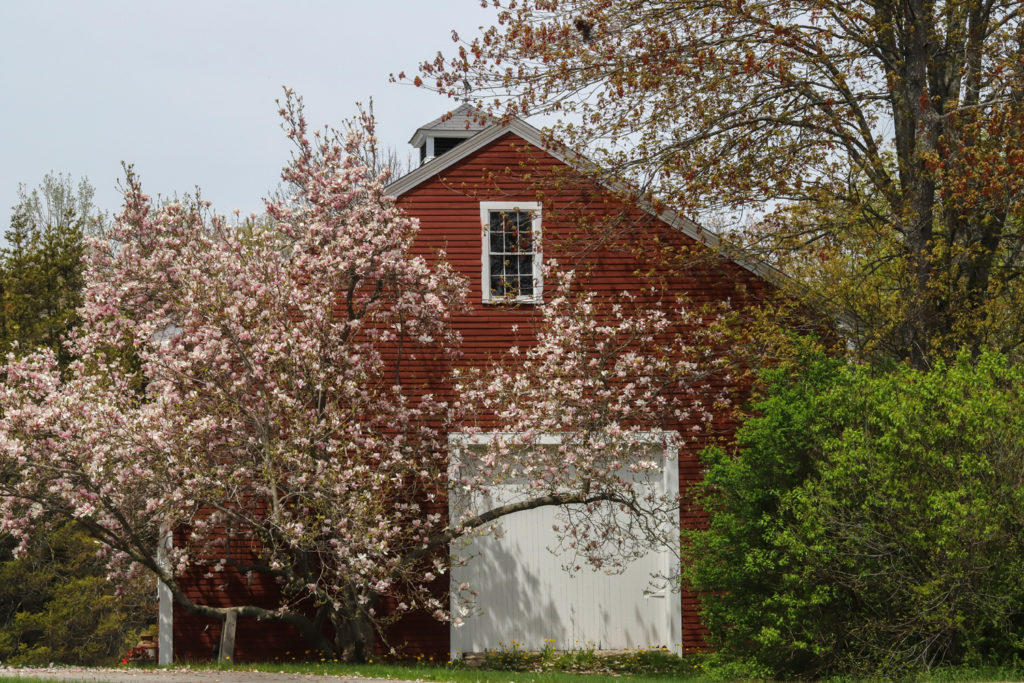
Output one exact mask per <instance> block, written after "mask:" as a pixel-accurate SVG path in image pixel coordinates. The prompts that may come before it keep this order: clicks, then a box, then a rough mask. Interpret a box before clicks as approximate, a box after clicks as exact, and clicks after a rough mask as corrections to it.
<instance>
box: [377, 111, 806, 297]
mask: <svg viewBox="0 0 1024 683" xmlns="http://www.w3.org/2000/svg"><path fill="white" fill-rule="evenodd" d="M439 131H444V132H443V133H442V135H447V136H451V137H456V133H458V135H457V136H458V137H465V138H467V139H466V140H465V142H462V143H461V144H459V145H458V146H457V147H455V148H454V149H452V150H451V151H448V152H445V153H444V154H441V155H440V156H437V157H434V158H431V159H429V160H427V161H426V162H425V163H423V164H422V165H420V166H419V167H418V168H416V169H414V170H412V171H410V172H409V173H406V174H405V175H404V176H402V177H401V178H398V179H397V180H395V181H394V182H392V183H391V184H389V185H388V187H387V191H388V193H389V194H391V195H393V196H395V197H400V196H401V195H403V194H405V193H406V192H408V191H409V190H411V189H413V188H415V187H416V186H418V185H419V184H420V183H423V182H425V181H427V180H429V179H430V178H433V177H435V176H437V175H438V174H440V173H443V172H444V170H445V169H447V168H449V167H451V166H453V165H454V164H456V163H458V162H459V161H461V160H463V159H465V158H466V157H468V156H470V155H472V154H474V153H475V152H477V151H478V150H480V149H482V148H484V147H486V146H487V145H489V144H490V143H492V142H494V141H495V140H497V139H498V138H500V137H501V136H503V135H506V134H512V135H515V136H517V137H519V138H521V139H523V140H524V141H525V142H528V143H530V144H531V145H534V146H535V147H538V148H540V149H542V150H544V151H545V152H546V153H548V154H550V155H552V156H553V157H555V158H556V159H558V160H559V161H561V162H562V163H564V164H566V165H568V166H570V167H572V168H575V169H576V170H578V171H580V172H582V173H585V174H588V175H593V176H595V177H597V175H598V174H597V171H598V168H597V165H596V164H595V163H594V162H593V161H590V160H589V159H587V158H586V157H584V156H583V155H581V154H579V153H577V152H574V151H573V150H571V149H569V148H567V147H565V146H562V145H552V144H551V142H550V141H549V140H546V139H545V138H544V136H543V134H542V133H541V131H540V130H539V129H537V128H536V127H534V126H531V125H530V124H528V123H526V122H525V121H523V120H522V119H518V118H516V119H512V120H510V121H508V122H501V121H498V120H496V119H493V118H488V117H486V116H485V115H483V114H481V113H480V112H479V110H477V109H475V108H473V107H472V106H471V105H469V104H462V105H460V106H459V107H458V108H457V109H455V110H454V111H452V112H450V113H449V114H446V115H444V116H440V117H438V118H436V119H434V120H433V121H431V122H430V123H428V124H426V125H424V126H422V127H420V128H419V129H418V130H417V131H416V133H415V135H413V137H412V139H411V140H410V141H409V142H410V144H412V145H413V146H417V143H419V144H423V141H424V139H425V138H426V136H427V135H429V134H436V132H439ZM599 182H600V184H601V185H604V186H605V187H607V188H608V189H610V190H611V191H613V192H616V193H621V194H628V188H627V187H626V186H625V184H623V183H621V182H615V181H607V180H601V181H599ZM637 205H638V206H639V207H640V208H642V209H643V210H644V211H647V212H648V213H650V214H651V215H654V216H657V217H658V218H660V219H661V220H662V221H664V222H665V223H667V224H668V225H670V226H672V227H673V228H675V229H676V230H679V231H680V232H682V233H683V234H685V235H687V236H688V237H690V238H692V239H693V240H695V241H697V242H700V243H701V244H704V245H706V246H708V247H710V248H711V249H714V250H715V251H716V252H717V253H718V254H720V255H721V256H723V257H724V258H727V259H729V260H730V261H733V262H734V263H736V264H738V265H740V266H742V267H743V268H745V269H747V270H749V271H750V272H752V273H754V274H755V275H757V276H759V277H761V278H764V279H765V280H767V281H769V282H772V283H776V284H778V283H781V282H782V281H785V280H787V279H788V278H787V277H786V276H785V275H784V274H783V273H782V271H780V270H778V269H777V268H775V267H774V266H771V265H769V264H768V263H765V262H764V261H762V260H760V259H758V258H755V257H753V256H752V255H750V254H748V253H746V252H743V251H742V250H740V249H739V248H738V247H737V246H735V245H732V244H730V243H728V242H727V241H725V240H723V239H722V238H721V237H719V235H718V234H717V233H715V232H713V231H711V230H708V229H707V228H704V227H703V226H701V225H699V224H698V223H696V222H694V221H692V220H690V219H689V218H686V217H685V216H683V215H681V214H679V213H678V212H676V211H673V210H671V209H659V208H656V207H655V206H654V205H653V204H651V203H650V202H648V201H645V200H638V201H637Z"/></svg>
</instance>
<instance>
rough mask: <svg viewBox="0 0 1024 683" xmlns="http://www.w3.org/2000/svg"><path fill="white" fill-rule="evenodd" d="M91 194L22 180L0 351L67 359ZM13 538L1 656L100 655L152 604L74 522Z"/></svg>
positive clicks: (4, 258)
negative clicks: (19, 548)
mask: <svg viewBox="0 0 1024 683" xmlns="http://www.w3.org/2000/svg"><path fill="white" fill-rule="evenodd" d="M92 196H93V189H92V187H91V186H90V185H89V184H88V183H87V182H86V181H84V180H83V181H81V182H80V183H79V184H78V186H77V187H76V186H74V185H73V184H72V182H71V178H70V177H69V176H62V175H49V174H48V175H47V176H46V177H45V178H44V179H43V182H42V184H41V185H40V186H39V187H38V188H37V189H33V190H32V191H31V192H29V191H26V189H25V188H24V187H21V188H19V202H18V204H17V205H16V206H15V207H14V210H13V212H12V215H11V222H10V228H9V229H8V230H7V232H6V240H7V244H6V246H5V247H4V249H3V251H2V253H0V298H2V306H0V353H3V354H7V353H8V352H12V351H13V352H16V353H19V354H24V353H28V352H31V351H32V350H34V349H36V348H39V347H44V348H48V349H51V350H52V351H54V352H55V353H57V354H58V363H59V365H61V366H62V367H64V366H66V365H67V364H68V363H69V362H70V360H71V357H70V354H68V353H67V351H66V349H65V348H64V347H62V346H61V340H62V338H63V337H64V336H65V335H67V334H68V333H69V332H70V330H71V328H72V327H73V326H74V325H75V324H76V323H77V321H78V317H77V314H76V308H77V307H78V306H79V305H80V304H81V301H82V295H81V290H82V285H83V282H84V279H83V270H84V265H83V263H82V257H83V254H84V244H83V239H84V236H85V234H87V233H95V232H98V231H99V230H101V228H102V217H101V216H100V215H99V214H98V213H97V211H96V209H95V207H94V206H93V204H92ZM14 545H15V543H14V541H13V539H12V538H11V537H9V536H5V537H4V539H3V545H2V550H0V660H4V661H7V662H10V663H15V664H18V663H20V664H40V663H47V662H52V661H61V662H75V663H91V664H96V663H101V662H106V661H109V660H112V659H113V658H114V657H116V656H117V655H118V654H119V653H120V652H121V651H122V650H123V649H124V646H125V642H126V640H127V639H129V638H130V636H131V635H132V634H133V633H134V630H135V629H138V628H139V627H140V626H142V625H144V624H145V620H146V619H147V618H149V616H150V614H151V613H152V610H153V608H154V605H153V604H152V600H151V595H150V594H151V593H152V586H151V585H146V586H144V587H142V586H138V585H135V584H131V585H130V586H129V587H128V591H127V593H125V594H124V595H121V596H119V597H115V595H114V585H113V584H111V583H107V582H106V580H105V576H106V568H105V566H104V563H103V562H102V561H100V560H99V559H97V557H96V545H95V543H94V542H93V541H92V540H91V539H90V538H89V536H88V534H86V533H85V532H84V531H83V530H82V529H81V528H79V527H77V526H75V525H73V524H65V525H60V526H58V527H56V528H54V529H52V530H50V531H48V532H45V533H40V534H39V535H38V536H37V537H36V538H34V539H33V541H32V543H31V544H30V545H29V546H28V552H27V553H26V554H25V555H24V556H23V557H20V558H13V557H12V556H11V550H12V548H13V547H14Z"/></svg>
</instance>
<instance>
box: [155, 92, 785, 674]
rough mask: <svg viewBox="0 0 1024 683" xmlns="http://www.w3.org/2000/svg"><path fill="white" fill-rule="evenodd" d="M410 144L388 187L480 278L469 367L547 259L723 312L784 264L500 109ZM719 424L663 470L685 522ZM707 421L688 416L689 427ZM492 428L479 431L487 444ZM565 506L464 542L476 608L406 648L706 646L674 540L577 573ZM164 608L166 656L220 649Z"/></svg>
mask: <svg viewBox="0 0 1024 683" xmlns="http://www.w3.org/2000/svg"><path fill="white" fill-rule="evenodd" d="M410 143H411V144H412V145H413V147H415V148H416V149H417V150H418V153H419V159H420V165H419V166H418V167H417V168H416V169H415V170H413V171H411V172H410V173H408V174H406V175H404V176H403V177H401V178H398V179H397V180H395V181H394V182H393V183H392V184H391V185H390V186H389V188H388V190H389V192H391V193H392V194H393V195H394V196H395V197H397V201H398V205H399V206H400V207H401V208H402V209H404V210H405V211H406V212H407V213H408V214H409V215H411V216H414V217H416V218H417V219H418V220H419V225H420V230H419V234H418V237H417V242H416V247H415V248H416V250H417V251H418V252H419V253H420V254H422V255H425V256H427V257H428V258H429V257H430V256H431V255H433V254H436V253H437V252H438V251H441V250H443V251H444V253H445V254H446V258H447V260H448V261H449V263H451V264H452V265H453V266H454V267H455V268H456V269H457V270H458V272H459V273H460V274H461V275H462V276H464V277H465V278H467V279H468V281H469V283H470V301H469V306H468V310H466V311H465V312H464V313H461V314H459V316H458V317H457V318H456V319H455V320H453V321H452V323H453V325H454V326H455V327H456V329H458V331H459V332H460V333H461V335H462V339H463V350H464V356H463V360H462V361H461V362H463V363H465V364H466V365H469V366H473V365H480V364H483V363H486V362H487V361H488V359H490V358H492V357H495V356H496V355H498V354H501V353H503V352H504V351H506V350H507V349H508V348H509V346H511V345H513V344H520V345H522V344H527V345H528V344H529V343H530V340H531V338H532V336H531V334H532V333H531V330H532V329H533V328H534V326H535V325H536V324H537V321H538V317H539V314H540V311H541V310H542V308H543V306H544V303H545V285H546V283H545V282H544V270H543V266H544V264H545V263H552V262H557V263H559V264H560V265H561V266H567V267H571V268H573V269H574V270H575V271H576V272H577V274H578V275H577V277H578V282H580V284H581V286H583V287H585V288H586V289H588V290H590V291H593V292H595V293H597V294H598V295H609V296H610V295H613V294H616V293H618V292H622V291H627V292H636V293H641V292H648V294H647V295H645V296H664V295H666V293H667V294H671V295H673V296H675V295H684V296H685V297H686V298H687V299H688V301H690V302H692V305H693V306H695V307H707V308H708V309H712V308H714V307H715V306H718V305H720V304H723V303H728V304H730V305H731V306H733V307H737V306H745V305H748V304H752V303H756V302H757V301H758V300H760V299H761V298H762V297H765V296H768V295H770V294H771V293H772V291H773V289H774V288H773V285H772V282H773V281H775V280H776V278H777V274H776V273H775V272H774V271H772V270H771V269H770V268H768V267H767V266H765V265H764V264H761V263H758V262H755V261H746V260H742V259H737V258H736V257H735V255H733V257H732V258H726V257H724V256H723V248H722V245H721V244H720V243H719V240H718V238H717V237H716V236H715V235H714V234H713V233H710V232H708V231H705V230H703V229H702V228H701V227H700V226H698V225H696V224H695V223H693V222H691V221H689V220H687V219H685V218H683V217H681V216H678V215H676V214H674V213H672V212H671V211H667V210H663V209H661V208H659V207H655V206H652V205H650V204H647V203H644V202H642V201H637V200H631V199H627V198H626V197H627V196H628V193H625V192H622V191H621V188H618V187H616V186H615V185H613V184H609V183H604V182H601V181H600V180H598V179H595V177H594V174H593V170H594V169H592V168H591V167H590V165H589V164H588V162H587V161H586V160H585V159H584V158H582V157H580V156H579V155H577V154H575V153H573V152H572V151H570V150H565V149H561V148H558V147H557V146H554V145H551V144H549V143H548V141H546V140H545V139H544V138H543V135H542V133H541V132H540V131H539V130H538V129H536V128H534V127H533V126H530V125H529V124H527V123H525V122H524V121H521V120H518V119H513V120H511V121H508V122H498V121H493V120H490V119H487V118H486V117H483V116H481V115H480V114H479V113H477V112H476V111H475V110H474V109H473V108H472V107H470V106H469V105H468V104H463V105H462V106H460V107H458V108H457V109H455V110H454V111H452V112H450V113H448V114H445V115H443V116H441V117H439V118H437V119H434V120H433V121H431V122H429V123H427V124H425V125H424V126H422V127H421V128H419V129H418V130H417V131H416V132H415V134H414V135H413V137H412V139H411V140H410ZM420 381H422V382H423V383H424V384H425V385H427V386H429V389H430V391H433V392H437V393H439V394H441V395H444V393H445V392H446V391H448V390H449V388H447V387H445V386H443V382H442V383H440V384H439V380H438V379H437V377H434V376H432V375H431V373H430V371H429V367H424V368H421V371H420ZM720 381H721V382H725V383H727V382H729V381H730V380H729V379H728V378H723V379H722V380H720ZM735 389H737V390H740V391H742V387H735ZM712 424H713V426H714V428H713V429H711V430H708V429H704V428H703V427H702V432H701V435H700V437H699V438H691V439H688V440H686V441H685V442H684V445H683V447H681V448H680V449H679V451H678V452H677V453H674V454H673V455H674V456H675V457H674V459H673V460H672V463H673V465H672V468H671V471H667V472H664V473H663V474H662V476H661V479H660V480H659V481H658V482H656V485H657V486H658V487H660V490H661V491H662V492H664V493H666V494H668V495H673V494H674V493H675V492H681V493H682V494H683V501H684V504H683V505H682V508H681V510H680V512H679V515H678V518H677V519H670V520H664V523H665V524H667V525H668V527H667V528H668V533H669V534H673V533H677V532H678V530H679V528H686V527H692V526H694V525H699V524H701V522H702V519H703V517H702V513H701V511H700V510H698V509H693V508H691V507H688V506H687V505H686V504H685V491H686V488H687V486H688V485H690V484H692V483H693V482H695V481H698V480H699V478H700V464H699V460H698V453H699V450H700V449H701V448H702V447H703V445H705V444H706V443H707V442H708V440H711V439H729V438H731V435H732V432H733V430H734V428H735V424H734V423H733V422H731V421H730V419H729V417H728V416H727V415H724V414H723V415H721V416H719V417H718V418H717V419H715V420H714V421H713V423H712ZM693 427H694V425H693V424H688V423H683V424H676V425H673V426H672V428H673V429H676V430H679V431H686V432H688V433H690V432H692V431H693V430H692V428H693ZM449 438H450V440H451V442H452V443H453V444H456V443H464V440H465V439H466V438H468V437H466V436H465V435H462V434H459V433H453V434H451V435H450V437H449ZM487 438H489V437H488V435H486V434H483V435H480V434H476V435H474V436H473V437H472V439H473V440H475V441H474V443H476V444H477V445H483V444H484V443H485V442H486V440H487ZM551 438H552V439H557V435H552V437H551ZM472 445H473V444H470V446H472ZM470 450H471V449H470ZM495 495H497V496H499V497H500V495H501V493H500V492H497V493H496V494H495ZM553 514H554V512H553V511H551V510H545V509H538V510H531V511H530V512H529V513H524V514H521V515H516V516H514V517H510V518H508V519H506V520H503V522H502V527H503V528H502V530H501V531H502V533H501V534H499V535H495V536H486V537H481V538H478V539H474V540H473V541H471V542H469V543H464V544H460V545H458V547H455V546H453V548H452V552H453V553H455V554H456V555H458V554H464V555H466V556H472V557H473V561H472V562H468V563H467V564H466V565H465V566H464V567H459V568H457V569H455V570H453V572H452V575H451V577H450V581H451V585H452V586H456V585H460V584H462V583H463V582H466V583H470V584H472V585H473V586H474V589H475V590H476V591H477V593H478V600H477V602H476V605H475V609H474V611H473V613H472V614H467V615H466V618H465V619H460V620H459V622H460V623H459V624H456V623H454V622H453V623H451V624H446V623H439V622H437V621H434V620H433V619H431V618H429V617H428V616H427V615H421V614H413V615H411V616H410V617H408V618H406V619H404V620H403V621H401V622H399V623H398V624H396V625H395V626H394V628H393V632H392V633H389V636H388V639H389V641H390V642H393V643H399V644H402V645H403V646H404V652H405V653H406V654H409V655H417V654H423V655H428V656H433V657H435V658H442V657H445V658H446V657H458V656H461V655H462V654H463V653H466V652H474V651H482V650H485V649H495V648H500V647H503V646H507V645H508V644H509V643H511V642H512V641H515V642H516V643H517V646H519V647H523V648H527V649H541V648H543V647H544V646H545V645H547V644H549V643H552V642H553V643H554V645H555V647H558V648H566V649H568V648H573V647H589V648H599V649H618V648H648V647H666V648H670V649H672V650H674V651H677V652H682V651H683V650H685V649H687V648H692V647H699V646H701V645H702V644H703V637H704V635H705V632H704V631H703V628H702V626H701V624H700V621H699V616H698V601H697V596H695V595H693V594H692V593H688V592H687V591H685V590H683V591H682V592H680V591H679V590H678V589H677V588H678V587H673V586H668V585H666V584H665V582H661V583H658V582H657V581H654V582H652V580H651V576H652V575H660V576H672V575H674V574H676V573H678V566H677V562H678V560H677V559H675V555H674V554H673V553H671V552H653V553H650V554H648V555H647V556H646V557H644V558H642V559H641V560H639V561H638V562H637V563H635V565H634V566H631V567H630V568H629V569H628V570H627V571H626V572H625V573H621V574H605V573H603V572H601V571H596V570H591V569H588V568H586V567H583V568H581V569H579V570H578V571H574V572H565V571H563V570H562V565H563V564H564V562H563V560H562V559H561V558H560V557H559V556H558V555H557V554H556V553H552V552H550V549H551V548H552V546H553V545H554V539H553V537H552V536H551V532H550V529H551V526H552V521H553V518H552V516H551V515H553ZM499 536H500V537H499ZM186 589H187V590H188V591H189V592H190V597H192V599H194V600H196V601H203V602H205V603H206V604H223V605H230V604H232V602H234V601H236V600H242V599H244V600H249V601H251V600H254V599H256V600H263V601H264V602H267V603H268V604H273V602H272V601H273V599H274V591H273V586H268V585H263V584H260V583H259V582H258V581H256V582H252V581H249V582H247V583H245V584H242V583H241V582H235V583H234V584H232V585H225V584H223V582H222V583H221V584H218V585H216V586H215V585H212V584H206V583H203V582H202V581H200V580H196V581H195V582H193V583H191V584H186ZM454 592H455V591H454V590H453V591H452V593H454ZM453 607H454V609H456V610H457V609H458V606H457V605H453ZM160 610H161V660H162V661H166V662H170V661H171V652H172V648H173V653H174V658H175V659H205V658H209V657H210V655H211V653H212V652H213V651H214V650H215V648H216V646H217V643H218V642H219V638H220V633H221V628H222V627H221V625H220V624H218V623H216V622H210V621H205V620H203V619H200V618H198V617H195V616H193V615H189V614H187V613H185V612H184V610H182V609H181V608H179V607H176V606H173V605H172V602H171V600H170V596H169V595H162V596H161V607H160ZM238 629H239V632H238V636H237V638H236V645H235V650H234V652H235V656H234V658H235V659H237V660H246V659H248V660H255V659H268V658H273V657H271V655H274V656H283V655H284V653H285V652H289V653H290V652H292V651H295V652H300V651H302V649H303V647H304V646H303V644H302V641H301V640H300V639H299V638H298V635H297V634H295V633H291V632H285V631H289V628H288V627H283V626H281V625H274V624H265V623H260V622H255V621H252V622H251V623H246V624H243V623H239V624H238Z"/></svg>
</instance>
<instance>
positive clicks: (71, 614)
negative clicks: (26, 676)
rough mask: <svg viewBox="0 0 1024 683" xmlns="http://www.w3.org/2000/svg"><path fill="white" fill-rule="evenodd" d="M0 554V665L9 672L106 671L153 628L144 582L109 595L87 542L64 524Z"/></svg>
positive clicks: (150, 601) (152, 593)
mask: <svg viewBox="0 0 1024 683" xmlns="http://www.w3.org/2000/svg"><path fill="white" fill-rule="evenodd" d="M12 547H13V543H12V542H11V541H10V539H8V540H7V542H6V543H5V544H4V546H3V548H0V560H2V561H0V661H3V662H5V663H7V664H10V665H41V664H47V663H49V662H62V663H69V664H72V663H73V664H105V663H112V662H114V661H116V660H117V659H119V658H120V656H121V655H122V654H123V653H124V652H125V651H126V650H128V649H129V648H130V647H131V646H133V645H135V641H136V636H137V634H138V631H139V630H140V629H141V628H143V627H145V626H146V625H147V624H148V623H151V622H152V621H154V620H155V617H156V605H155V600H154V598H155V593H156V591H155V590H154V587H153V585H152V584H151V581H148V580H147V581H145V582H144V583H140V584H139V585H137V586H135V587H134V588H130V589H129V590H128V591H126V592H125V593H124V594H123V595H121V596H115V595H114V588H113V585H112V584H110V583H108V582H107V581H106V580H105V578H104V577H105V568H104V565H103V562H102V561H101V560H100V559H99V558H98V557H97V556H96V549H97V545H96V543H95V542H94V541H93V539H92V538H91V537H90V536H89V535H88V534H87V533H85V532H84V531H82V530H81V529H79V528H78V527H76V526H75V525H74V524H65V525H62V526H60V527H57V528H55V529H53V530H52V531H49V532H47V533H45V534H42V535H40V536H39V537H38V538H37V539H34V541H33V543H32V545H31V546H29V548H28V552H27V553H26V554H25V555H24V556H22V557H19V558H13V557H12V555H11V549H12Z"/></svg>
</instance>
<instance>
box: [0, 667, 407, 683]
mask: <svg viewBox="0 0 1024 683" xmlns="http://www.w3.org/2000/svg"><path fill="white" fill-rule="evenodd" d="M0 676H13V677H16V678H24V679H26V680H27V679H33V678H42V679H48V680H51V681H52V680H57V681H95V682H96V683H193V681H194V682H195V683H288V682H294V681H301V682H302V683H339V682H340V681H352V682H363V681H366V682H377V681H382V680H383V679H379V678H358V677H356V676H323V675H318V674H289V673H283V672H282V673H262V672H257V671H208V670H199V671H191V670H189V669H78V668H74V667H52V668H42V669H21V668H8V667H3V666H0ZM388 683H396V682H395V681H389V682H388Z"/></svg>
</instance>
